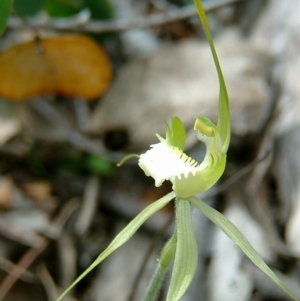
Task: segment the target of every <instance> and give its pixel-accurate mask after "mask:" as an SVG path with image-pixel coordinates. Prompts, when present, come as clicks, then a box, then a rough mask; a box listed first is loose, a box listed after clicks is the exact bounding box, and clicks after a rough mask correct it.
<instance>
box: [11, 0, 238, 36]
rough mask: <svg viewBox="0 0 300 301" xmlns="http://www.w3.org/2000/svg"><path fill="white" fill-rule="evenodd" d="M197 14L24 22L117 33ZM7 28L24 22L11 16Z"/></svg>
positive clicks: (225, 1) (218, 3)
mask: <svg viewBox="0 0 300 301" xmlns="http://www.w3.org/2000/svg"><path fill="white" fill-rule="evenodd" d="M239 1H241V0H215V1H209V2H208V3H204V4H203V5H204V9H205V10H206V11H207V12H208V11H212V10H216V9H218V8H220V7H222V6H226V5H230V4H233V3H236V2H239ZM196 14H197V12H196V9H195V6H194V5H188V6H185V7H182V8H173V9H170V10H168V11H166V12H162V13H155V14H152V15H149V16H141V17H136V18H135V19H127V20H121V19H120V20H113V21H93V20H86V21H85V22H83V21H82V18H81V17H80V16H79V17H71V18H57V19H48V20H41V19H37V18H28V19H26V22H27V24H28V26H31V27H33V28H36V27H37V28H39V29H52V30H63V31H71V32H93V33H101V32H117V31H122V30H126V29H130V28H138V27H149V26H157V25H162V24H165V23H169V22H174V21H178V20H183V19H187V18H190V17H192V16H195V15H196ZM8 27H9V28H20V27H24V21H22V20H21V19H20V18H19V17H16V16H13V17H11V18H10V19H9V21H8Z"/></svg>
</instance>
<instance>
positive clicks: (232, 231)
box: [189, 197, 299, 301]
mask: <svg viewBox="0 0 300 301" xmlns="http://www.w3.org/2000/svg"><path fill="white" fill-rule="evenodd" d="M189 200H190V202H191V203H192V204H193V205H194V206H195V207H197V208H198V209H199V210H200V211H201V212H202V213H203V214H204V215H205V216H207V217H208V218H209V219H210V220H211V221H212V222H213V223H214V224H216V225H217V226H218V227H219V228H220V229H221V230H222V231H223V232H224V233H225V234H226V235H227V236H228V237H229V238H230V239H231V240H232V241H233V242H234V243H235V244H236V245H238V246H239V248H240V249H241V250H242V251H243V252H244V253H245V255H246V256H247V257H248V258H249V259H250V260H251V261H252V262H253V263H254V264H255V265H256V266H257V267H259V268H260V269H261V270H262V271H263V272H264V273H265V274H266V275H267V276H269V277H270V278H271V279H272V280H273V281H274V282H275V283H276V284H277V285H278V286H279V287H281V288H282V289H283V290H284V291H285V292H286V293H287V294H288V295H289V296H290V297H291V298H293V299H294V300H295V301H299V299H298V298H297V296H296V295H295V294H294V293H293V292H292V291H291V290H290V289H289V288H288V287H287V286H286V285H284V284H283V283H282V282H281V280H280V279H279V278H278V277H277V276H276V275H275V274H274V272H273V271H272V270H271V269H270V268H269V267H268V265H267V264H266V263H265V262H264V260H263V259H262V258H261V257H260V256H259V254H258V253H257V252H256V251H255V249H254V248H253V247H252V245H251V244H250V243H249V241H248V240H247V239H246V238H245V236H244V235H243V234H242V233H241V232H240V230H239V229H238V228H237V227H236V226H235V225H234V224H233V223H232V222H231V221H229V220H228V219H227V218H226V217H225V216H224V215H223V214H221V213H220V212H218V211H217V210H215V209H213V208H211V207H209V206H208V205H206V204H205V203H204V202H203V201H201V200H200V199H198V198H196V197H192V198H190V199H189Z"/></svg>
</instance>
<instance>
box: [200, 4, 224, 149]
mask: <svg viewBox="0 0 300 301" xmlns="http://www.w3.org/2000/svg"><path fill="white" fill-rule="evenodd" d="M194 2H195V5H196V8H197V11H198V15H199V17H200V20H201V22H202V25H203V29H204V32H205V35H206V38H207V41H208V43H209V46H210V49H211V52H212V56H213V59H214V62H215V66H216V69H217V73H218V78H219V85H220V87H219V89H220V90H219V109H218V123H217V127H218V130H219V133H220V137H221V141H222V151H223V152H224V153H226V152H227V150H228V147H229V142H230V109H229V101H228V93H227V88H226V84H225V80H224V76H223V73H222V69H221V66H220V63H219V59H218V55H217V52H216V49H215V46H214V42H213V38H212V36H211V33H210V29H209V25H208V22H207V19H206V15H205V12H204V9H203V7H202V3H201V1H200V0H194Z"/></svg>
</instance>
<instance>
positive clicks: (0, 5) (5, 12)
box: [0, 0, 13, 37]
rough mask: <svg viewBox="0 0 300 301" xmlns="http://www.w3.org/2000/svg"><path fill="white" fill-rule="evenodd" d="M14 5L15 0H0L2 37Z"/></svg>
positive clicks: (0, 32)
mask: <svg viewBox="0 0 300 301" xmlns="http://www.w3.org/2000/svg"><path fill="white" fill-rule="evenodd" d="M12 5H13V0H0V37H1V36H2V34H3V32H4V30H5V28H6V23H7V20H8V17H9V14H10V10H11V8H12Z"/></svg>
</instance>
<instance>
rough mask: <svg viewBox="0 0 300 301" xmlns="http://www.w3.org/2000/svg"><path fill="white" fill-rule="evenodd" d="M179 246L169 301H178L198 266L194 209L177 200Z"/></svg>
mask: <svg viewBox="0 0 300 301" xmlns="http://www.w3.org/2000/svg"><path fill="white" fill-rule="evenodd" d="M176 224H177V244H176V254H175V260H174V267H173V272H172V277H171V283H170V287H169V290H168V294H167V301H177V300H179V299H180V298H181V297H182V295H183V294H184V293H185V292H186V290H187V289H188V287H189V286H190V284H191V282H192V280H193V278H194V275H195V272H196V269H197V264H198V250H197V242H196V238H195V234H194V228H193V224H192V208H191V204H190V202H189V201H188V200H186V199H179V198H177V199H176Z"/></svg>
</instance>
